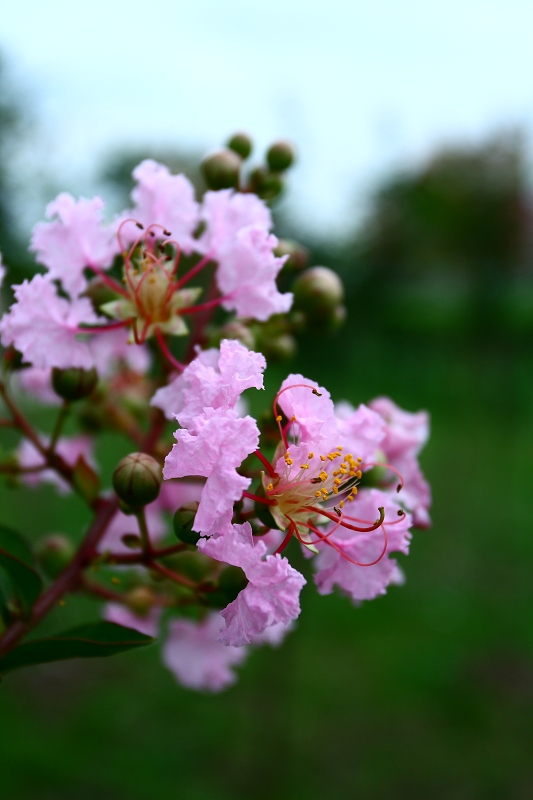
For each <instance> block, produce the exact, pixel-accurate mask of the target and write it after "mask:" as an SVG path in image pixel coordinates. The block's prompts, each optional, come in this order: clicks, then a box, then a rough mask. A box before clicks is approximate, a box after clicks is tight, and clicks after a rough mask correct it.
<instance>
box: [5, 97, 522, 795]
mask: <svg viewBox="0 0 533 800" xmlns="http://www.w3.org/2000/svg"><path fill="white" fill-rule="evenodd" d="M20 114H22V112H21V111H20V110H19V112H17V111H16V108H15V107H14V106H13V104H12V103H7V104H6V106H5V110H4V111H2V108H0V155H1V157H2V159H3V160H2V165H4V166H6V165H7V164H8V161H9V156H8V153H9V152H10V148H12V147H13V146H14V145H13V142H14V136H16V134H15V131H16V126H17V124H19V121H20V119H21V117H20ZM140 155H143V156H146V155H151V153H143V154H140ZM170 155H171V156H172V155H173V157H175V158H176V159H179V158H182V156H181V155H180V154H179V153H176V154H170ZM128 158H130V156H129V155H128V154H126V155H125V156H124V161H125V163H126V162H127V159H128ZM114 161H115V167H116V169H115V170H114V171H113V172H111V173H110V171H109V165H104V166H103V167H102V183H104V178H105V179H106V180H107V181H108V184H109V180H111V181H115V184H116V186H118V187H120V185H121V181H122V182H123V181H124V180H125V179H124V178H123V177H121V176H122V175H123V173H121V170H120V163H119V159H117V158H116V156H115V159H114ZM527 177H528V176H527V161H526V153H525V151H524V146H523V144H522V141H521V139H520V136H519V135H518V134H515V133H513V134H506V135H502V136H500V137H498V138H496V139H494V140H492V141H487V142H484V143H481V144H478V145H476V146H473V145H471V146H470V147H462V146H456V147H450V148H448V149H446V150H443V151H441V152H439V153H437V154H435V156H434V157H432V158H430V159H428V161H427V163H426V164H425V165H423V166H422V167H420V168H418V169H417V170H411V171H405V173H397V174H395V175H393V176H390V177H387V178H385V179H383V181H382V182H381V184H380V185H379V186H378V187H377V188H376V191H375V193H374V194H373V195H372V196H370V197H369V198H368V210H367V214H366V218H365V220H364V224H362V225H358V226H357V227H355V226H354V230H353V231H351V232H349V233H348V234H347V235H346V237H345V239H344V240H343V241H341V242H336V243H332V242H330V241H327V240H323V241H320V240H309V241H307V242H304V244H306V245H307V247H308V248H309V251H310V254H311V261H312V263H324V264H327V265H329V266H333V267H334V268H336V269H338V271H339V272H340V273H341V275H342V277H343V279H344V281H345V284H346V287H347V291H348V296H347V305H348V309H349V316H348V320H347V323H346V324H345V326H344V327H343V328H341V329H340V330H339V331H338V332H337V333H336V334H335V335H334V336H332V337H323V336H321V335H316V333H315V335H313V334H312V332H307V333H303V334H302V335H301V336H300V341H299V348H300V349H299V354H298V356H297V359H296V360H295V361H294V363H293V364H278V365H274V366H272V367H270V368H269V374H268V379H267V380H268V391H270V392H272V391H273V388H274V387H275V386H276V385H278V384H279V380H280V378H281V377H282V376H283V375H284V374H286V373H287V371H288V370H290V369H291V368H293V367H294V368H296V369H297V370H298V371H301V372H303V373H304V374H305V375H307V376H309V377H310V378H313V379H316V380H318V381H320V382H321V383H323V384H325V385H326V386H327V387H328V388H329V389H330V391H331V393H332V395H333V396H334V398H336V399H341V398H346V399H349V400H350V401H351V402H352V403H354V404H357V403H359V402H365V401H368V400H369V399H371V398H373V397H375V396H376V395H381V394H387V395H390V396H391V397H392V398H393V399H394V400H395V401H396V402H397V403H398V404H399V405H401V406H403V407H404V408H406V409H409V410H412V411H414V410H417V409H419V408H427V409H428V410H429V411H430V413H431V417H432V435H431V440H430V443H429V445H428V446H427V448H426V450H425V451H424V453H423V455H422V465H423V468H424V470H425V472H426V475H427V477H428V479H429V481H430V483H431V485H432V488H433V493H434V504H433V509H432V517H433V521H434V524H433V528H432V529H431V530H430V531H425V532H417V533H416V534H415V536H414V538H413V543H412V551H411V554H410V556H409V557H408V558H403V557H402V558H401V563H402V566H403V567H404V569H405V573H406V576H407V582H406V584H405V586H403V587H391V589H390V590H389V592H388V594H387V595H386V596H384V597H381V598H378V599H377V600H375V601H373V602H370V603H364V604H363V605H362V606H361V607H359V608H354V607H353V606H352V605H351V603H350V602H349V601H348V600H347V599H345V598H343V597H341V596H340V595H332V596H329V597H324V598H322V597H319V596H318V595H317V594H316V591H315V590H314V588H313V585H312V583H309V584H308V585H307V586H306V587H305V588H304V591H303V593H302V607H303V611H302V615H301V618H300V620H299V621H298V625H297V629H296V630H295V632H294V633H293V634H292V635H291V636H290V637H289V638H288V639H287V641H286V642H285V643H284V644H283V645H282V647H281V648H280V649H279V650H271V649H268V648H263V649H261V650H258V651H257V652H255V653H253V654H252V656H251V657H250V659H249V661H248V662H247V663H246V664H245V665H244V667H243V668H241V670H240V679H239V682H238V684H237V685H236V686H234V687H233V688H231V689H229V690H228V691H227V692H225V693H224V694H222V695H218V696H205V695H199V694H196V693H193V692H189V691H185V690H183V689H181V688H180V687H179V686H177V685H176V683H175V681H174V679H173V678H172V676H171V675H170V673H168V672H167V671H166V670H165V669H164V668H163V667H162V666H161V663H160V657H159V653H158V646H157V645H156V646H153V647H150V648H147V649H146V650H144V651H139V652H135V653H132V654H128V655H123V656H116V657H114V658H113V659H109V660H102V661H97V660H95V661H90V662H83V661H75V662H71V663H63V664H58V665H51V666H46V667H40V668H35V669H32V670H27V671H21V672H20V673H18V674H16V673H14V674H13V675H9V676H7V677H6V678H5V679H4V681H3V682H2V684H1V685H0V786H1V797H2V800H4V798H5V800H11V799H12V798H13V800H15V799H16V800H49V799H50V800H52V799H53V800H85V799H86V798H87V800H88V799H89V798H91V800H92V798H94V797H98V798H100V800H107V798H113V800H126V799H127V800H130V798H131V800H144V799H145V798H146V799H148V798H150V799H152V798H159V797H161V798H166V797H174V796H178V797H184V798H187V800H226V798H227V799H228V800H234V799H235V798H243V799H244V798H250V797H253V798H272V797H276V798H282V799H283V800H285V799H286V800H289V798H291V799H292V798H306V800H315V799H316V800H318V799H319V798H323V797H325V796H330V797H334V798H342V799H344V798H346V799H348V798H358V800H378V799H379V800H381V798H392V799H393V800H395V799H396V798H398V800H399V799H400V798H406V799H407V798H413V797H421V798H431V800H462V799H463V798H464V799H465V800H470V799H471V798H480V799H482V800H486V799H487V800H492V799H493V798H494V800H499V798H509V799H510V800H515V799H516V800H522V798H523V799H524V800H528V798H531V797H532V796H533V764H532V761H531V752H532V749H533V732H532V729H531V712H532V711H533V623H532V621H531V611H532V605H533V604H532V600H531V564H532V556H533V541H532V537H531V523H530V514H531V511H530V506H531V499H530V498H531V492H530V482H531V466H530V465H531V452H532V446H533V403H532V400H533V375H532V369H531V345H532V343H533V292H532V267H533V259H532V252H531V241H532V237H531V207H532V205H531V194H530V191H529V189H528V181H527ZM12 189H13V187H12V184H11V183H10V176H9V170H8V169H7V166H6V169H2V170H0V243H1V248H2V249H3V250H4V252H5V255H6V263H8V264H9V266H10V268H11V276H12V277H13V278H14V279H16V278H17V277H20V276H21V275H23V274H24V273H25V271H27V270H28V269H30V268H31V266H30V265H31V262H30V261H28V257H27V255H26V253H25V245H24V243H23V242H22V240H21V238H20V237H17V233H16V226H14V223H13V221H12V220H11V219H10V213H11V212H10V209H11V206H10V200H9V198H10V192H11V191H12ZM25 190H26V191H34V190H35V187H34V186H32V187H31V188H30V187H26V189H24V187H22V188H21V187H19V192H22V195H20V196H23V194H24V191H25ZM278 222H279V229H280V230H281V231H282V232H283V233H285V234H286V235H291V234H293V231H292V230H291V224H290V220H289V219H284V218H280V219H279V220H278ZM294 234H295V235H297V232H294ZM32 413H34V415H37V416H34V418H36V419H38V418H39V417H38V414H37V412H36V411H35V410H34V411H33V412H32ZM6 443H7V440H4V444H6ZM126 447H127V445H126V444H125V442H123V441H120V440H115V439H111V438H109V439H104V441H102V442H101V445H100V454H101V456H102V457H103V459H104V462H105V463H104V468H105V471H106V473H107V475H109V474H110V471H111V470H112V468H113V465H114V463H116V459H117V458H119V457H120V456H121V455H123V454H124V452H125V448H126ZM0 515H1V518H0V521H1V522H3V523H4V524H10V525H13V526H14V527H17V528H19V529H20V530H22V531H24V532H25V533H27V534H28V535H30V536H31V537H35V538H38V536H39V535H41V534H42V533H46V532H51V531H54V532H55V531H58V530H65V531H69V532H72V533H73V534H76V535H79V533H80V526H81V524H82V523H83V519H84V518H83V509H82V508H81V506H80V504H78V501H77V500H76V499H75V498H68V499H67V500H65V499H63V498H58V497H56V496H55V495H54V493H53V491H52V490H50V489H49V488H45V489H43V490H40V491H38V492H33V493H31V494H28V493H27V492H26V491H24V490H22V489H9V488H8V487H6V486H4V485H2V486H1V487H0ZM293 555H294V558H295V559H297V558H298V554H297V552H296V551H294V553H293ZM95 616H96V606H95V604H93V603H92V602H90V601H88V600H82V599H81V598H73V599H69V601H68V602H67V605H66V606H65V607H64V608H58V609H57V610H56V611H55V612H54V615H53V616H52V618H51V619H50V620H48V621H47V623H46V626H47V629H49V630H57V629H60V628H64V627H67V625H70V624H74V622H76V621H78V620H82V619H83V620H85V619H87V620H89V619H94V618H95Z"/></svg>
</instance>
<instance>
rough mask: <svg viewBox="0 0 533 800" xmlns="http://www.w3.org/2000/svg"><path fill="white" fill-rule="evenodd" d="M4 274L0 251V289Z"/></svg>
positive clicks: (4, 269)
mask: <svg viewBox="0 0 533 800" xmlns="http://www.w3.org/2000/svg"><path fill="white" fill-rule="evenodd" d="M5 276H6V268H5V267H4V265H3V264H2V253H0V289H1V288H2V284H3V283H4V278H5Z"/></svg>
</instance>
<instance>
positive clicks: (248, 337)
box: [217, 320, 256, 350]
mask: <svg viewBox="0 0 533 800" xmlns="http://www.w3.org/2000/svg"><path fill="white" fill-rule="evenodd" d="M222 339H236V340H237V341H239V342H241V344H243V345H244V346H245V347H247V348H248V350H253V349H254V348H255V344H256V342H255V336H254V335H253V333H252V331H251V330H250V328H249V327H248V326H247V325H244V323H242V322H238V321H237V320H233V321H232V322H227V323H226V325H223V326H222V327H221V328H220V330H219V331H218V335H217V345H218V344H220V342H221V341H222Z"/></svg>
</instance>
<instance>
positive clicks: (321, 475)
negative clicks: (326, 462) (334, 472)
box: [318, 469, 328, 481]
mask: <svg viewBox="0 0 533 800" xmlns="http://www.w3.org/2000/svg"><path fill="white" fill-rule="evenodd" d="M318 477H319V478H320V480H321V481H327V479H328V473H327V472H326V471H325V470H324V469H323V470H322V472H321V473H320V474H319V476H318Z"/></svg>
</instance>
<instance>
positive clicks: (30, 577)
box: [0, 525, 43, 618]
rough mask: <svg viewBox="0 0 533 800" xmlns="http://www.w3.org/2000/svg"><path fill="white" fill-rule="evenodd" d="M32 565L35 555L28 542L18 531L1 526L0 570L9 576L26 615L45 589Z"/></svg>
mask: <svg viewBox="0 0 533 800" xmlns="http://www.w3.org/2000/svg"><path fill="white" fill-rule="evenodd" d="M31 564H33V554H32V552H31V549H30V547H29V545H28V544H27V542H26V541H25V540H24V539H23V537H22V536H21V535H20V534H19V533H17V531H14V530H12V529H11V528H7V527H6V526H5V525H0V568H2V569H3V570H4V572H6V574H7V575H8V577H9V580H10V583H11V586H12V589H13V592H14V594H15V596H16V598H17V600H18V601H19V603H20V607H21V609H22V611H23V613H24V614H28V613H29V612H30V611H31V609H32V607H33V604H34V603H35V601H36V600H37V598H38V597H39V595H40V594H41V591H42V588H43V582H42V580H41V578H40V576H39V574H38V573H37V572H36V571H35V570H34V569H33V567H32V566H31ZM2 616H4V614H3V615H2ZM4 618H5V616H4Z"/></svg>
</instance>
